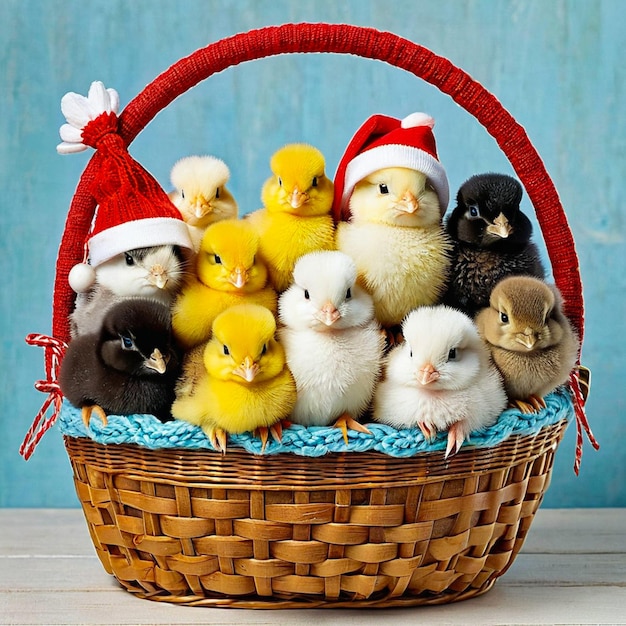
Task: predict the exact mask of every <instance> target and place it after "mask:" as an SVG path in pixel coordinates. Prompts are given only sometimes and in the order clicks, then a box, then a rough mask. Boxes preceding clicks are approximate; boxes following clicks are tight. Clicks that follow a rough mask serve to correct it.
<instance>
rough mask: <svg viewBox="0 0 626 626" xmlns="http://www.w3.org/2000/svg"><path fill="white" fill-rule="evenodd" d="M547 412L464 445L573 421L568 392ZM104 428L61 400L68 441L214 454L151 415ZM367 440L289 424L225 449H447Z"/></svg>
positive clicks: (419, 442) (196, 436)
mask: <svg viewBox="0 0 626 626" xmlns="http://www.w3.org/2000/svg"><path fill="white" fill-rule="evenodd" d="M545 400H546V404H547V407H546V408H545V409H543V410H542V411H540V412H539V413H533V414H531V415H524V414H523V413H521V412H520V411H518V410H515V409H507V410H506V411H504V412H503V413H502V414H501V415H500V417H499V418H498V421H497V422H496V423H495V424H494V425H493V426H491V427H489V428H487V429H484V430H481V431H476V432H474V433H472V435H471V439H470V441H469V442H465V444H463V445H464V446H467V445H471V446H474V447H479V448H488V447H492V446H495V445H497V444H499V443H501V442H503V441H504V440H505V439H507V438H508V437H510V436H511V435H522V436H524V435H535V434H537V433H538V432H539V431H540V430H541V429H542V428H543V427H544V426H550V425H552V424H556V423H557V422H560V421H561V420H567V421H568V422H569V421H570V420H571V418H572V417H573V415H574V406H573V403H572V398H571V394H570V392H569V389H566V388H561V389H557V390H556V391H555V392H553V393H551V394H549V395H548V396H547V397H546V399H545ZM108 418H109V419H108V424H107V425H106V426H103V425H102V422H101V421H100V419H99V418H98V417H96V416H93V417H92V419H91V423H90V425H89V428H86V427H85V425H84V424H83V421H82V419H81V412H80V409H77V408H75V407H74V406H72V405H71V404H70V403H69V402H68V401H67V400H64V402H63V407H62V409H61V413H60V414H59V424H60V427H61V432H62V433H63V434H64V435H68V436H70V437H88V438H90V439H93V440H94V441H96V442H98V443H102V444H123V443H132V444H137V445H139V446H143V447H145V448H150V449H153V450H155V449H162V448H190V449H196V450H198V449H204V450H213V447H212V446H211V444H210V442H209V440H208V439H207V437H206V435H205V434H204V432H203V431H202V429H200V428H199V427H198V426H194V425H192V424H189V423H188V422H183V421H179V420H174V421H172V422H166V423H161V422H159V421H158V420H157V419H156V418H155V417H154V416H152V415H125V416H121V415H109V416H108ZM367 427H368V428H369V430H371V434H370V435H368V434H365V433H359V432H356V431H353V430H349V431H348V440H349V443H348V445H347V446H346V444H345V443H344V441H343V436H342V433H341V431H340V430H339V429H338V428H329V427H326V426H310V427H305V426H299V425H297V424H293V425H292V426H291V427H290V428H286V429H284V430H283V437H282V443H278V442H276V441H274V440H272V439H271V438H270V440H269V441H268V442H267V446H266V448H265V451H264V452H262V451H261V441H260V439H259V438H258V437H253V436H252V435H251V434H249V433H244V434H242V435H230V436H229V438H228V446H229V447H237V448H244V449H245V450H247V451H248V452H251V453H253V454H279V453H283V452H290V453H293V454H298V455H301V456H310V457H316V456H323V455H325V454H328V453H329V452H346V451H348V452H366V451H372V450H376V451H378V452H383V453H385V454H388V455H390V456H393V457H410V456H414V455H416V454H419V453H420V452H436V451H439V450H441V451H443V450H445V449H446V441H447V435H446V433H439V434H438V435H437V437H436V438H435V439H434V440H433V441H431V442H427V441H426V440H425V439H424V436H423V435H422V433H421V431H420V430H419V429H418V428H408V429H404V430H396V429H395V428H391V427H390V426H386V425H383V424H376V423H368V424H367Z"/></svg>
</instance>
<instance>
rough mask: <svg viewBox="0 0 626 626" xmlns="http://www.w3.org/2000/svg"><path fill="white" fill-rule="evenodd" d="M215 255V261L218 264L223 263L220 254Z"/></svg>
mask: <svg viewBox="0 0 626 626" xmlns="http://www.w3.org/2000/svg"><path fill="white" fill-rule="evenodd" d="M213 256H214V257H215V262H216V263H217V264H218V265H221V264H222V258H221V257H220V255H219V254H214V255H213Z"/></svg>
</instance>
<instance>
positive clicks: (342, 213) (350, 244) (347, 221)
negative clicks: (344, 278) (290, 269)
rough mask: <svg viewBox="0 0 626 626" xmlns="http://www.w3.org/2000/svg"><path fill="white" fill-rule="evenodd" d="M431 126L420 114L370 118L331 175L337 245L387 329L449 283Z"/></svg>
mask: <svg viewBox="0 0 626 626" xmlns="http://www.w3.org/2000/svg"><path fill="white" fill-rule="evenodd" d="M434 124H435V121H434V120H433V118H432V117H430V116H429V115H427V114H425V113H412V114H411V115H409V116H407V117H405V118H404V119H402V120H398V119H395V118H393V117H388V116H385V115H373V116H372V117H370V118H369V119H368V120H366V121H365V122H364V123H363V125H362V126H361V128H359V129H358V130H357V132H356V133H355V135H354V137H353V138H352V140H351V141H350V143H349V145H348V146H347V148H346V150H345V152H344V155H343V157H342V158H341V161H340V163H339V166H338V168H337V174H336V175H335V194H334V195H335V197H334V205H333V216H334V218H335V220H336V221H337V222H338V225H337V235H336V243H337V248H338V249H339V250H340V251H341V252H344V253H345V254H347V255H348V256H350V257H352V259H353V260H354V262H355V263H356V266H357V272H358V278H359V283H360V284H361V285H362V286H363V287H364V288H365V289H366V290H367V291H368V292H369V293H370V294H371V296H372V298H373V300H374V308H375V314H376V318H377V319H378V321H379V322H380V323H381V325H382V326H384V327H386V328H390V327H393V326H397V325H399V324H400V323H401V322H402V320H403V319H404V318H405V317H406V315H407V314H408V313H409V312H410V311H412V310H413V309H415V308H416V307H418V306H421V305H433V304H437V303H438V302H439V301H440V299H441V297H442V296H443V292H444V289H445V286H446V282H447V275H448V272H449V268H450V263H451V261H450V255H451V252H452V243H451V241H450V239H449V238H448V236H447V235H446V233H445V232H444V229H443V225H442V223H441V219H442V217H443V214H444V213H445V211H446V207H447V205H448V199H449V187H448V179H447V176H446V173H445V170H444V168H443V166H442V165H441V163H440V162H439V159H438V156H437V150H436V145H435V138H434V135H433V132H432V129H433V126H434Z"/></svg>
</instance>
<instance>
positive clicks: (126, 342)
mask: <svg viewBox="0 0 626 626" xmlns="http://www.w3.org/2000/svg"><path fill="white" fill-rule="evenodd" d="M120 339H121V340H122V350H132V349H133V348H134V347H135V342H134V341H133V339H132V337H127V336H126V335H120Z"/></svg>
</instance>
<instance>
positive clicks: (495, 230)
mask: <svg viewBox="0 0 626 626" xmlns="http://www.w3.org/2000/svg"><path fill="white" fill-rule="evenodd" d="M487 232H488V233H490V234H492V235H496V236H497V237H501V238H502V239H506V238H507V237H508V236H509V235H510V234H511V233H512V232H513V228H512V226H511V225H510V224H509V220H507V219H506V217H505V216H504V213H500V215H498V217H496V219H495V220H493V224H489V226H487Z"/></svg>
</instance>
